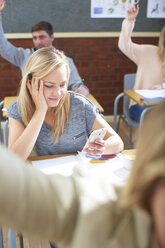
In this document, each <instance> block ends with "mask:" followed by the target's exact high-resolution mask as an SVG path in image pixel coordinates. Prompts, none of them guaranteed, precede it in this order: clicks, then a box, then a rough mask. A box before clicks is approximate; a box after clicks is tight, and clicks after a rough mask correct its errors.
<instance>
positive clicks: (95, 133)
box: [85, 128, 107, 149]
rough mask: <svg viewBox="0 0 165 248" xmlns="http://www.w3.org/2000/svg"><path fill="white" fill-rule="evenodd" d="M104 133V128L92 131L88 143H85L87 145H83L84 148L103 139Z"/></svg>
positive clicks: (105, 130)
mask: <svg viewBox="0 0 165 248" xmlns="http://www.w3.org/2000/svg"><path fill="white" fill-rule="evenodd" d="M106 132H107V129H106V128H100V129H97V130H94V131H93V132H92V133H91V134H90V136H89V138H88V141H87V143H86V145H85V148H87V147H88V143H93V142H94V141H95V140H97V139H104V137H105V134H106ZM91 149H92V148H91Z"/></svg>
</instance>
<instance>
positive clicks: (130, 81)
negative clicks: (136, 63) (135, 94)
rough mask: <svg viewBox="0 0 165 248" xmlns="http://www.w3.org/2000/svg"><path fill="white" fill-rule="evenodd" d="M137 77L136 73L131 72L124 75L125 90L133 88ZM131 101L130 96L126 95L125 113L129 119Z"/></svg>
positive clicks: (124, 102)
mask: <svg viewBox="0 0 165 248" xmlns="http://www.w3.org/2000/svg"><path fill="white" fill-rule="evenodd" d="M135 78H136V73H130V74H125V75H124V90H132V89H133V87H134V84H135ZM129 103H130V98H129V97H128V96H126V95H125V96H124V99H123V113H124V115H125V116H126V117H127V118H128V119H130V115H129Z"/></svg>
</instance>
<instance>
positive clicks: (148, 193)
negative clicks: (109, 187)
mask: <svg viewBox="0 0 165 248" xmlns="http://www.w3.org/2000/svg"><path fill="white" fill-rule="evenodd" d="M161 182H163V183H165V101H163V102H162V103H161V104H160V105H159V106H156V107H153V109H152V110H151V111H150V112H149V114H148V115H147V116H146V119H145V120H144V123H143V125H142V128H141V129H140V130H139V139H138V143H137V153H136V160H135V162H134V164H133V166H132V170H131V173H130V176H129V179H128V181H127V184H126V186H125V188H124V192H123V201H122V204H123V206H124V207H126V208H128V207H130V206H132V205H139V206H141V207H143V208H145V209H146V210H148V211H150V200H151V197H152V195H153V193H154V190H155V188H156V187H157V186H158V185H159V183H161Z"/></svg>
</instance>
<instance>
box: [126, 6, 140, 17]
mask: <svg viewBox="0 0 165 248" xmlns="http://www.w3.org/2000/svg"><path fill="white" fill-rule="evenodd" d="M138 13H139V6H138V5H137V4H136V3H134V4H133V5H132V6H131V7H129V8H128V9H127V12H126V18H127V19H128V20H129V21H134V20H135V19H136V16H137V15H138Z"/></svg>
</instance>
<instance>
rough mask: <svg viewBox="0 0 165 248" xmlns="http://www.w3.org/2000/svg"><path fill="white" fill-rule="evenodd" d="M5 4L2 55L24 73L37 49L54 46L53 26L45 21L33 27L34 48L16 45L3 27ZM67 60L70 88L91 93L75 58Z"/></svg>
mask: <svg viewBox="0 0 165 248" xmlns="http://www.w3.org/2000/svg"><path fill="white" fill-rule="evenodd" d="M5 6H6V0H0V55H1V56H2V57H3V58H4V59H6V60H8V61H9V62H10V63H12V64H13V65H15V66H17V67H19V68H20V69H21V72H22V75H23V71H24V67H25V65H26V62H27V60H28V58H29V56H30V55H31V54H32V53H33V52H34V51H35V50H37V49H40V48H42V47H47V46H53V41H54V33H53V27H52V25H51V24H50V23H49V22H45V21H41V22H39V23H37V24H35V25H34V26H33V27H32V36H33V44H34V48H32V49H29V48H27V49H24V48H22V47H15V46H13V45H12V44H11V43H10V42H9V41H8V40H7V39H6V37H5V35H4V31H3V27H2V20H1V13H2V12H3V10H4V8H5ZM67 60H68V62H69V67H70V78H69V85H68V87H69V90H73V91H75V92H76V93H79V94H82V95H84V96H87V95H88V94H89V89H88V88H87V87H86V86H85V85H84V83H83V80H82V79H81V77H80V75H79V73H78V71H77V68H76V66H75V64H74V62H73V60H72V59H71V58H69V57H67Z"/></svg>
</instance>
